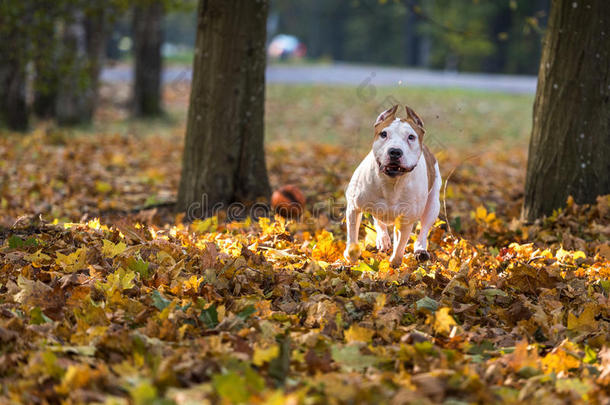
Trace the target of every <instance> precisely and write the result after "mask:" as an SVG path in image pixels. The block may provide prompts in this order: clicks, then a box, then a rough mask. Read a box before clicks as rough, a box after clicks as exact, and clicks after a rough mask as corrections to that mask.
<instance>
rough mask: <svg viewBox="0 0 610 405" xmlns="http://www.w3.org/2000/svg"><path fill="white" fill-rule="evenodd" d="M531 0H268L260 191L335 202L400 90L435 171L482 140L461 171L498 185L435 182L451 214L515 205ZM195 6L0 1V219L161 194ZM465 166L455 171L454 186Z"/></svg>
mask: <svg viewBox="0 0 610 405" xmlns="http://www.w3.org/2000/svg"><path fill="white" fill-rule="evenodd" d="M549 3H550V1H549V0H493V1H492V0H426V1H418V0H343V1H340V0H310V1H296V0H273V1H271V3H270V8H269V13H268V19H267V56H268V59H267V73H266V77H267V87H266V97H265V143H266V145H267V147H266V150H267V166H268V168H269V175H270V181H271V183H272V186H276V185H278V184H284V183H300V184H302V186H303V188H304V189H305V190H306V194H307V198H308V201H322V200H323V199H324V198H325V197H327V196H328V197H332V198H337V199H339V200H340V199H341V198H343V197H342V195H343V187H344V185H345V183H346V179H347V178H349V175H350V174H351V172H352V171H353V169H354V167H355V166H356V165H357V164H358V162H359V161H360V159H361V158H362V156H364V154H365V153H366V151H367V149H368V148H370V139H371V126H372V123H373V122H374V119H375V117H376V116H377V115H378V114H379V112H380V111H382V110H384V109H386V108H388V107H389V106H390V105H392V104H393V103H398V102H400V103H403V104H408V105H410V106H412V107H413V108H414V109H415V110H416V111H417V112H418V113H419V114H420V115H421V116H422V117H423V119H424V121H425V123H426V127H427V128H428V132H427V139H426V142H427V143H428V145H430V147H431V148H432V149H433V151H434V152H435V153H436V154H437V156H438V158H439V161H441V162H446V163H444V165H443V166H442V167H443V170H444V173H443V175H444V176H445V175H447V174H448V172H449V171H450V170H451V169H452V167H453V166H456V165H458V164H462V163H461V162H462V160H464V159H467V158H468V157H469V156H470V155H471V154H473V153H474V152H476V153H477V154H478V156H479V158H480V159H484V156H486V154H488V153H491V152H492V151H493V152H494V153H495V154H494V156H493V159H494V160H495V161H496V163H495V164H490V165H489V167H487V168H486V169H485V170H487V171H486V172H485V173H486V174H485V175H483V176H481V178H480V179H479V178H477V184H480V187H481V188H482V189H486V190H487V189H489V190H491V189H492V185H491V183H492V182H497V181H500V182H503V184H501V185H497V184H496V185H494V186H493V188H494V189H500V190H503V191H505V192H506V193H508V194H510V195H509V196H508V197H507V196H506V195H498V196H497V198H495V197H494V198H490V197H489V195H485V194H481V196H478V195H476V194H472V193H470V192H464V194H460V193H461V192H460V191H459V185H453V186H452V185H450V186H449V187H448V197H452V196H458V197H464V198H465V199H470V200H472V201H468V203H467V204H465V205H464V207H463V209H460V208H458V207H454V208H455V210H456V216H457V217H459V215H460V210H461V211H463V213H464V215H466V212H467V211H468V209H470V207H471V206H476V204H478V203H479V199H483V198H484V199H485V201H486V203H487V205H488V206H489V205H491V206H494V205H495V204H496V202H495V201H496V200H497V201H498V204H500V201H503V202H502V203H501V204H502V207H504V208H502V207H500V208H498V210H505V212H506V213H509V214H511V215H517V213H518V211H519V205H520V203H521V200H520V197H521V195H522V185H523V184H522V182H523V168H524V167H525V161H526V153H527V142H528V139H529V135H530V132H531V116H532V104H533V100H534V92H535V88H536V73H537V69H538V64H539V60H540V52H541V41H542V37H543V34H544V30H545V25H546V20H547V16H548V11H549V6H550V4H549ZM196 16H197V1H194V0H188V1H177V0H104V1H98V2H95V3H92V2H89V1H84V0H58V1H54V2H45V1H23V0H5V1H3V2H2V4H1V5H0V54H2V55H3V58H2V60H1V61H0V134H2V135H3V136H0V156H1V157H2V164H1V165H0V173H4V175H3V176H4V177H3V178H4V179H5V180H3V181H2V184H1V187H0V188H1V189H2V197H1V199H0V206H1V207H2V208H4V211H3V212H4V217H3V221H2V222H4V223H7V224H10V223H12V221H14V219H15V218H16V217H18V216H19V215H20V213H22V212H29V213H40V212H42V213H45V215H48V217H49V218H58V217H59V218H65V219H72V220H74V219H79V218H81V216H82V215H90V216H91V215H100V213H103V212H107V211H109V210H119V211H121V210H123V211H124V210H130V209H132V208H133V207H141V206H148V205H153V204H158V203H163V202H166V201H172V200H174V199H175V196H176V190H177V188H178V182H179V176H180V167H181V155H182V147H183V142H184V134H185V129H186V116H187V111H188V105H189V96H190V84H191V77H192V62H193V55H194V52H195V50H194V44H195V34H196V29H197V26H196V25H197V23H196V20H197V18H196ZM24 132H25V134H26V135H27V136H25V137H24V136H22V134H23V133H24ZM312 144H315V145H316V147H315V148H313V149H312V147H311V145H312ZM346 148H347V149H346ZM346 150H347V152H348V153H346ZM287 154H289V155H290V156H291V159H292V161H293V164H292V165H291V166H290V167H288V166H286V165H284V164H283V163H282V162H283V161H284V160H285V159H286V156H287ZM70 159H72V160H70ZM312 159H317V161H319V162H320V164H319V166H320V167H315V168H312V166H311V164H309V163H308V162H310V161H311V160H312ZM480 159H479V161H477V160H470V161H469V164H470V163H472V164H473V165H478V166H479V167H480V166H481V165H480ZM500 161H502V162H504V163H505V164H504V165H498V164H497V162H500ZM37 162H38V163H37ZM42 162H44V163H42ZM74 165H76V168H75V166H74ZM328 165H333V166H334V167H335V169H334V170H335V172H334V173H333V174H330V173H328V172H327V171H325V170H324V167H325V166H328ZM312 170H317V172H316V173H313V174H312V172H311V171H312ZM477 170H478V169H477ZM489 171H492V172H498V176H497V177H494V176H489V175H488V173H489ZM318 172H319V173H318ZM471 174H472V173H469V174H468V175H471ZM468 175H467V174H465V172H464V173H463V174H462V177H461V178H458V179H457V180H462V181H464V183H465V184H466V183H467V182H468V180H469V177H468ZM472 175H474V174H472ZM456 177H457V176H456ZM321 178H322V179H323V180H322V181H321V180H320V179H321ZM504 182H507V183H508V186H507V185H506V184H504ZM471 183H472V182H471ZM488 183H489V184H488ZM67 185H69V187H68V186H67ZM58 191H60V192H59V193H58ZM41 196H44V198H41ZM68 197H69V198H74V199H75V202H72V203H70V202H69V201H68V199H69V198H68ZM460 201H461V200H460ZM507 203H508V204H507ZM456 204H457V203H456ZM83 212H84V213H85V214H83Z"/></svg>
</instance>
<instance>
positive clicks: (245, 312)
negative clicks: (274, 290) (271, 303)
mask: <svg viewBox="0 0 610 405" xmlns="http://www.w3.org/2000/svg"><path fill="white" fill-rule="evenodd" d="M255 312H256V308H254V305H248V306H247V307H245V308H244V309H242V310H241V311H240V312H239V313H238V314H237V316H238V317H239V318H241V319H243V320H244V321H245V320H246V319H248V318H249V317H250V315H252V314H253V313H255Z"/></svg>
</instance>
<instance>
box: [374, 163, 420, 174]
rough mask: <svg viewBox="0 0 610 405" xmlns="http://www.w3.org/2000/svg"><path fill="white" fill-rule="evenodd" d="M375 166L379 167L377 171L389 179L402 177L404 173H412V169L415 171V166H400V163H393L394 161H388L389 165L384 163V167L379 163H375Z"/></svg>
mask: <svg viewBox="0 0 610 405" xmlns="http://www.w3.org/2000/svg"><path fill="white" fill-rule="evenodd" d="M377 165H379V170H380V171H381V172H382V173H383V174H385V175H386V176H389V177H398V176H402V175H403V174H405V173H409V172H412V171H413V169H415V166H417V165H413V166H407V167H405V166H402V165H401V164H400V163H398V162H394V161H390V162H389V163H386V164H385V165H382V164H381V162H380V161H377Z"/></svg>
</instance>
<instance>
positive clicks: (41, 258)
mask: <svg viewBox="0 0 610 405" xmlns="http://www.w3.org/2000/svg"><path fill="white" fill-rule="evenodd" d="M24 259H25V260H27V261H29V262H32V264H34V265H36V264H38V263H41V262H46V261H49V260H51V257H50V256H49V255H45V254H44V253H42V249H40V250H38V251H37V252H35V253H32V254H30V255H27V256H25V257H24ZM35 267H37V266H35Z"/></svg>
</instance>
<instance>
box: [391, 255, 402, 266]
mask: <svg viewBox="0 0 610 405" xmlns="http://www.w3.org/2000/svg"><path fill="white" fill-rule="evenodd" d="M401 264H402V255H401V256H393V255H392V257H390V265H391V266H392V267H394V268H398V267H400V265H401Z"/></svg>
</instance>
